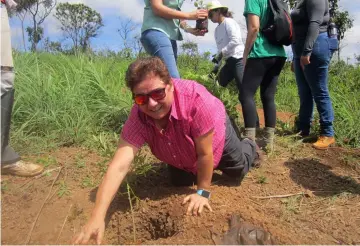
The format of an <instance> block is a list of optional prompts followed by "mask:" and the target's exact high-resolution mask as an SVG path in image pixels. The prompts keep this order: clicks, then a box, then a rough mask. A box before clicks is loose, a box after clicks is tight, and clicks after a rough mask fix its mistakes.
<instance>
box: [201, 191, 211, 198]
mask: <svg viewBox="0 0 360 246" xmlns="http://www.w3.org/2000/svg"><path fill="white" fill-rule="evenodd" d="M201 195H202V196H203V197H206V198H210V192H208V191H206V190H203V191H202V193H201Z"/></svg>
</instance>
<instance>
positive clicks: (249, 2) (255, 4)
mask: <svg viewBox="0 0 360 246" xmlns="http://www.w3.org/2000/svg"><path fill="white" fill-rule="evenodd" d="M248 14H253V15H257V16H259V17H260V15H261V10H260V4H259V1H258V0H246V1H245V7H244V16H245V17H246V16H247V15H248Z"/></svg>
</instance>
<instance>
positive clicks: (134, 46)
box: [117, 18, 143, 58]
mask: <svg viewBox="0 0 360 246" xmlns="http://www.w3.org/2000/svg"><path fill="white" fill-rule="evenodd" d="M139 27H140V25H139V24H137V23H135V22H134V21H133V20H132V19H131V18H128V19H125V20H123V21H121V22H120V28H119V29H118V30H117V31H118V33H119V35H120V37H121V39H122V41H123V42H122V46H121V51H120V53H121V55H122V56H124V57H127V58H129V57H131V56H132V55H133V53H135V55H136V56H139V55H140V53H141V52H142V50H143V47H142V44H141V42H140V35H138V34H136V35H133V33H134V31H136V30H137V29H138V28H139Z"/></svg>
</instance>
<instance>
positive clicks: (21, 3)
mask: <svg viewBox="0 0 360 246" xmlns="http://www.w3.org/2000/svg"><path fill="white" fill-rule="evenodd" d="M16 2H17V3H18V6H17V9H16V12H17V13H18V14H20V15H21V17H20V18H21V19H20V20H22V28H23V25H24V20H25V17H26V15H27V14H29V15H30V19H31V23H32V26H28V27H27V28H26V31H27V33H28V36H29V42H30V43H31V51H36V49H37V44H38V43H39V42H40V40H41V39H42V37H43V35H44V29H43V28H42V26H41V25H42V24H43V23H44V21H45V19H46V18H47V17H48V16H49V15H50V13H51V11H52V10H53V8H54V7H55V6H56V0H17V1H16ZM23 30H24V29H23ZM24 40H25V35H24V33H23V43H24V47H25V41H24Z"/></svg>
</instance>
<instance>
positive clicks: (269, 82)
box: [240, 0, 286, 151]
mask: <svg viewBox="0 0 360 246" xmlns="http://www.w3.org/2000/svg"><path fill="white" fill-rule="evenodd" d="M244 16H245V18H246V24H247V30H248V34H247V37H246V43H245V50H244V55H243V62H244V65H245V71H244V78H243V83H242V85H241V88H240V102H241V105H242V112H243V117H244V122H245V134H244V135H245V136H247V137H249V138H252V139H255V136H256V128H255V126H256V106H255V101H254V96H255V93H256V90H257V89H258V88H259V87H260V96H261V102H262V105H263V109H264V118H265V138H264V140H265V141H264V142H265V144H266V149H267V150H268V151H271V150H272V149H273V142H274V135H275V124H276V106H275V93H276V86H277V82H278V78H279V74H280V72H281V69H282V68H283V66H284V64H285V61H286V54H285V50H284V47H283V46H282V45H274V44H271V43H270V41H269V40H268V39H267V38H266V37H265V36H264V35H263V33H262V32H261V30H262V29H263V28H264V27H265V26H266V25H267V23H268V20H269V18H271V9H270V6H269V4H268V0H246V1H245V9H244Z"/></svg>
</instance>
